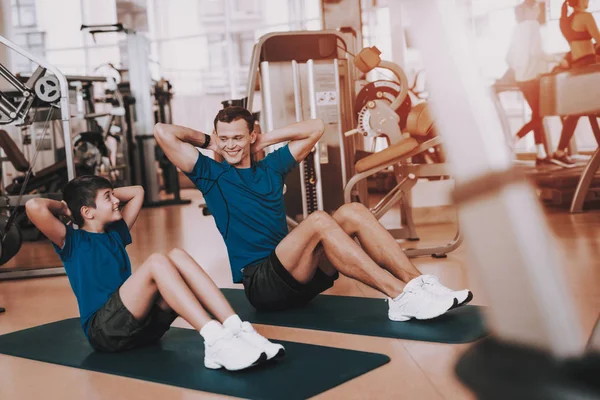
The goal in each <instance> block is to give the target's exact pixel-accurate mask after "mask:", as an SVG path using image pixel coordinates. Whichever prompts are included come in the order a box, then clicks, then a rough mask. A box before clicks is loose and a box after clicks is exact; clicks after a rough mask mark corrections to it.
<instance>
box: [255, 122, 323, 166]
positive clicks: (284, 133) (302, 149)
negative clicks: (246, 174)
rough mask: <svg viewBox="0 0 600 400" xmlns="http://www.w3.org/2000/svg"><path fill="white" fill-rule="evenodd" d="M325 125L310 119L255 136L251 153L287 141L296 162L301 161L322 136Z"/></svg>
mask: <svg viewBox="0 0 600 400" xmlns="http://www.w3.org/2000/svg"><path fill="white" fill-rule="evenodd" d="M324 131H325V124H323V121H322V120H320V119H310V120H306V121H301V122H297V123H295V124H292V125H288V126H286V127H283V128H280V129H275V130H272V131H271V132H269V133H263V134H261V135H258V136H257V139H256V142H255V143H254V145H253V146H252V153H256V152H258V151H260V150H262V149H264V148H265V147H268V146H271V145H273V144H277V143H281V142H287V141H289V149H290V153H292V156H294V158H295V159H296V161H298V162H301V161H303V160H304V159H305V158H306V156H307V155H308V154H309V153H310V152H311V150H312V149H313V147H315V144H317V142H318V141H319V139H321V136H323V132H324Z"/></svg>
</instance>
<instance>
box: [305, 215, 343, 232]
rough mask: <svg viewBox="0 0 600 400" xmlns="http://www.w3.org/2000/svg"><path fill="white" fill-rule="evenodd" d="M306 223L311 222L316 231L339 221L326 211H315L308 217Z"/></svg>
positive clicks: (335, 224)
mask: <svg viewBox="0 0 600 400" xmlns="http://www.w3.org/2000/svg"><path fill="white" fill-rule="evenodd" d="M305 221H306V223H308V224H310V225H311V226H312V227H313V228H314V229H315V230H316V231H319V232H320V231H323V230H325V229H327V228H331V227H332V226H337V222H335V220H334V219H333V218H332V217H331V215H329V214H327V213H326V212H325V211H320V210H318V211H315V212H313V213H311V214H310V215H309V216H308V217H307V218H306V220H305Z"/></svg>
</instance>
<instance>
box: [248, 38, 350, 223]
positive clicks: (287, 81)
mask: <svg viewBox="0 0 600 400" xmlns="http://www.w3.org/2000/svg"><path fill="white" fill-rule="evenodd" d="M346 47H347V46H346V43H345V41H344V38H343V36H342V34H340V33H339V32H337V31H334V30H331V31H318V32H313V31H299V32H276V33H269V34H266V35H264V36H262V37H261V38H260V39H259V40H258V42H257V43H256V44H255V46H254V50H253V52H252V59H251V62H250V73H249V77H248V91H247V93H248V103H247V108H248V110H250V111H252V109H253V108H252V107H253V102H254V93H255V87H256V83H257V76H258V74H260V84H261V93H262V111H261V114H260V115H261V127H262V129H263V130H264V131H271V130H273V129H275V128H279V127H282V126H285V125H288V124H291V123H294V122H298V121H302V120H305V119H310V118H320V119H322V120H323V122H324V123H325V132H324V134H323V137H322V139H321V140H320V141H319V143H318V145H317V146H316V147H315V149H314V150H313V152H312V153H310V154H309V156H308V157H306V159H305V160H304V161H303V162H302V163H300V166H299V171H298V173H294V172H292V173H290V174H288V176H287V178H286V181H285V185H286V187H287V190H286V193H285V194H284V202H285V208H286V211H287V213H288V224H289V225H290V226H291V227H294V226H296V225H297V224H298V222H299V221H300V220H302V219H304V218H306V217H307V216H308V214H310V213H312V212H314V211H316V210H325V211H328V212H331V211H334V210H336V209H337V208H338V207H340V206H341V205H342V204H344V198H343V191H344V186H345V185H346V183H347V179H348V177H349V176H351V175H352V173H353V165H352V163H350V162H348V161H349V160H352V159H353V154H354V150H355V146H356V145H357V144H358V141H356V140H355V139H354V138H346V137H344V135H343V132H345V131H347V130H350V129H351V127H352V126H353V125H354V121H353V114H352V100H351V99H352V98H353V92H354V76H353V69H352V68H351V67H350V64H349V61H348V59H347V58H346V54H345V52H344V51H343V49H344V48H346ZM290 99H291V100H292V101H290Z"/></svg>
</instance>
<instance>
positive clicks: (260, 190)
mask: <svg viewBox="0 0 600 400" xmlns="http://www.w3.org/2000/svg"><path fill="white" fill-rule="evenodd" d="M297 164H298V162H297V161H296V160H295V159H294V156H292V154H291V153H290V150H289V147H288V146H287V145H285V146H283V147H281V148H279V149H277V150H275V151H274V152H272V153H270V154H268V155H267V156H266V157H265V158H264V159H262V160H260V161H258V162H257V163H253V165H252V167H250V168H235V167H232V166H231V165H229V163H227V161H223V162H221V163H218V162H216V161H215V160H213V159H211V158H209V157H206V156H204V155H203V154H201V153H199V155H198V160H197V161H196V164H195V165H194V168H193V170H192V171H191V172H190V173H187V174H186V175H187V176H188V178H190V179H191V181H192V182H193V183H194V184H195V185H196V187H197V188H198V189H199V190H200V191H201V192H202V194H203V195H204V199H205V201H206V205H207V206H208V208H209V209H210V212H211V214H212V215H213V216H214V218H215V222H216V224H217V228H218V229H219V232H221V235H222V236H223V239H224V240H225V244H226V246H227V253H228V254H229V262H230V264H231V273H232V275H233V281H234V282H236V283H239V282H241V281H242V279H243V276H242V272H241V271H242V269H243V268H244V267H245V266H247V265H248V264H251V263H253V262H256V261H259V260H262V259H264V258H267V257H268V256H269V254H270V253H271V252H272V251H273V250H275V247H277V245H278V244H279V242H281V240H282V239H283V238H284V237H285V236H286V235H287V234H288V227H287V221H286V215H285V206H284V203H283V183H284V180H285V176H286V175H287V174H288V172H290V170H291V169H292V168H294V167H295V166H296V165H297Z"/></svg>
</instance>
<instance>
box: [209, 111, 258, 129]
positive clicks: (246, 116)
mask: <svg viewBox="0 0 600 400" xmlns="http://www.w3.org/2000/svg"><path fill="white" fill-rule="evenodd" d="M239 119H243V120H244V121H246V124H247V125H248V132H250V133H252V131H253V130H254V116H253V115H252V113H251V112H250V111H248V110H246V109H245V108H244V107H238V106H232V107H227V108H224V109H222V110H220V111H219V113H218V114H217V116H216V117H215V132H216V131H217V122H219V121H221V122H226V123H231V122H233V121H237V120H239Z"/></svg>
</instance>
